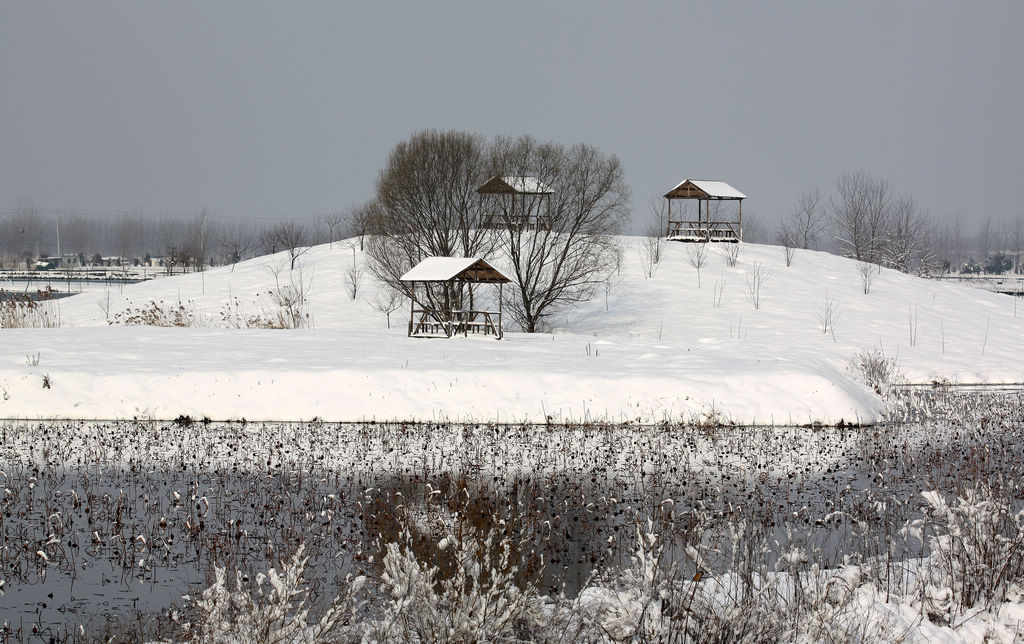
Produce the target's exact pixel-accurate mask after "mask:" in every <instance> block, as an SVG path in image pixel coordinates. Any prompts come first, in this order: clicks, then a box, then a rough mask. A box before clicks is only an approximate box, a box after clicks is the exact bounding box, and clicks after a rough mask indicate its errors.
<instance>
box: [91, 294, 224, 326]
mask: <svg viewBox="0 0 1024 644" xmlns="http://www.w3.org/2000/svg"><path fill="white" fill-rule="evenodd" d="M107 323H108V324H111V325H119V324H123V325H124V326H162V327H206V326H210V320H209V318H207V316H205V315H203V314H202V313H201V312H200V311H199V310H197V309H196V306H195V303H194V302H192V301H188V302H178V303H177V304H176V305H175V304H167V303H165V302H164V301H163V300H160V301H159V302H157V301H155V300H150V301H149V303H148V304H143V305H142V306H139V307H135V308H133V307H129V308H127V309H125V310H124V311H121V312H120V313H115V314H114V317H113V318H111V319H109V320H107Z"/></svg>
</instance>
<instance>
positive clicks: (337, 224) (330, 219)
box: [320, 212, 346, 248]
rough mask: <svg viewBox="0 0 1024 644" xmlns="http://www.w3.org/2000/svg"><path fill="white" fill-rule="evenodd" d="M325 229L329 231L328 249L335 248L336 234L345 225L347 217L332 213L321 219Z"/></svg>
mask: <svg viewBox="0 0 1024 644" xmlns="http://www.w3.org/2000/svg"><path fill="white" fill-rule="evenodd" d="M320 221H321V223H322V224H323V226H324V228H326V229H327V244H328V246H327V247H328V248H334V240H335V234H334V233H335V232H338V231H340V230H341V227H342V225H343V224H345V221H346V217H345V215H343V214H341V213H340V212H331V213H328V214H326V215H324V216H323V217H321V218H320Z"/></svg>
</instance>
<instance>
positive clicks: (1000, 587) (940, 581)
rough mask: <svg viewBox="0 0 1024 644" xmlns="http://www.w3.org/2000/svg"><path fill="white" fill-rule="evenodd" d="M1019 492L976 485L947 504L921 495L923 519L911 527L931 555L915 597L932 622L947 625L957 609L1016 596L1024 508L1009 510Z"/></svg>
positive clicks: (932, 494)
mask: <svg viewBox="0 0 1024 644" xmlns="http://www.w3.org/2000/svg"><path fill="white" fill-rule="evenodd" d="M1020 491H1021V490H1020V486H1019V485H1009V486H1008V487H1002V488H996V489H993V487H992V486H991V485H989V484H987V483H984V482H978V483H975V484H974V485H973V486H972V487H969V488H968V489H966V490H965V491H964V493H963V494H962V495H960V496H958V497H956V499H955V500H953V501H952V502H950V501H947V499H946V498H945V497H944V496H943V495H942V494H941V493H939V492H937V491H928V492H922V496H924V498H925V500H926V501H927V503H928V507H927V514H928V520H927V521H920V522H918V523H917V524H915V525H916V527H918V529H919V534H920V535H921V538H927V540H928V543H929V546H930V549H931V556H930V559H929V564H930V565H929V566H928V567H927V568H926V569H925V574H923V575H922V576H921V579H920V580H919V585H920V587H919V588H918V594H919V597H920V600H919V601H920V604H921V607H922V610H924V612H925V613H927V614H928V615H929V616H930V617H931V618H932V619H933V620H940V621H942V622H945V623H949V622H950V621H951V617H952V615H953V614H954V612H955V611H956V610H957V609H958V608H959V609H966V608H972V607H975V606H979V605H980V606H983V607H985V608H993V607H995V606H997V605H998V604H999V603H1001V602H1004V601H1006V599H1007V596H1008V595H1010V594H1011V593H1018V594H1019V593H1020V591H1021V587H1022V582H1024V510H1015V508H1014V507H1013V506H1014V501H1013V499H1015V498H1019V493H1020ZM929 529H930V530H931V531H932V533H931V534H927V533H926V532H925V531H926V530H929Z"/></svg>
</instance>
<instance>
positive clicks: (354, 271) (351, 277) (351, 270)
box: [345, 262, 390, 300]
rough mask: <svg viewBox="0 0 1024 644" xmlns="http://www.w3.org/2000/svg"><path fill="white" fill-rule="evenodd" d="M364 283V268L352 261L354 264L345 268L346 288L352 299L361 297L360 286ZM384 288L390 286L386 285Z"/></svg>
mask: <svg viewBox="0 0 1024 644" xmlns="http://www.w3.org/2000/svg"><path fill="white" fill-rule="evenodd" d="M362 284H363V268H362V267H361V266H360V265H359V264H356V263H355V262H352V265H351V266H349V267H348V268H347V269H345V290H346V291H347V292H348V296H349V298H351V299H353V300H354V299H356V298H357V297H359V288H360V287H361V286H362ZM384 288H390V287H389V286H385V287H384Z"/></svg>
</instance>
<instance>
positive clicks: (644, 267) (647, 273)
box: [638, 237, 662, 279]
mask: <svg viewBox="0 0 1024 644" xmlns="http://www.w3.org/2000/svg"><path fill="white" fill-rule="evenodd" d="M661 244H662V240H661V237H644V238H643V239H641V240H640V243H639V248H638V251H639V254H640V270H641V271H642V272H643V274H644V277H646V278H648V279H650V278H652V277H654V272H655V271H656V270H658V262H659V261H660V259H661Z"/></svg>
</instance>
